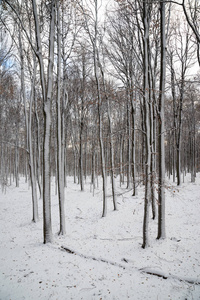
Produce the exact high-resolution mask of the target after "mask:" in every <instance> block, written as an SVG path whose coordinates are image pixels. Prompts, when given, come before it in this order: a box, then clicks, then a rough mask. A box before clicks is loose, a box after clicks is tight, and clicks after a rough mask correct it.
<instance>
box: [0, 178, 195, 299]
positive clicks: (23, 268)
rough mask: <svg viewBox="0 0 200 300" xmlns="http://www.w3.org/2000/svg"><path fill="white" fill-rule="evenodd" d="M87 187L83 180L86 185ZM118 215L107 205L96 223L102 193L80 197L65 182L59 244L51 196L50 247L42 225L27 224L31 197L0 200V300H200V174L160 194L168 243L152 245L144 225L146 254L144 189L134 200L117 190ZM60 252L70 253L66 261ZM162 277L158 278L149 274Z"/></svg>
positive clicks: (16, 192) (153, 228)
mask: <svg viewBox="0 0 200 300" xmlns="http://www.w3.org/2000/svg"><path fill="white" fill-rule="evenodd" d="M88 182H89V179H88ZM118 192H119V194H120V193H121V195H118V211H117V212H114V211H113V209H112V201H111V197H110V198H109V199H108V201H109V205H108V215H107V217H106V218H101V213H102V193H101V189H96V190H95V194H94V196H93V193H92V192H90V184H86V186H85V192H81V191H80V188H79V186H78V185H76V184H74V183H73V179H72V178H68V187H67V189H66V226H67V234H66V236H65V237H59V236H57V232H58V230H59V223H58V220H59V217H58V216H59V211H58V200H57V196H54V188H52V222H53V232H54V235H55V240H54V243H53V244H48V245H44V244H43V243H42V242H43V233H42V227H43V223H42V200H39V210H40V221H39V222H38V223H37V224H33V223H32V222H31V216H32V210H31V206H32V204H31V190H30V189H28V186H27V183H25V182H24V179H21V180H20V187H19V188H15V187H14V185H13V186H10V187H8V188H7V191H6V194H2V193H0V232H1V233H0V299H2V300H7V299H11V300H17V299H19V300H22V299H26V300H28V299H31V300H37V299H55V300H56V299H58V300H65V299H66V300H68V299H77V300H80V299H84V300H90V299H95V300H96V299H98V300H100V299H102V300H106V299H116V300H117V299H120V300H123V299H134V300H140V299H141V300H143V299H148V300H150V299H153V300H157V299H158V300H165V299H172V300H176V299H183V300H185V299H187V300H189V299H200V284H192V283H189V282H188V281H198V282H200V174H198V176H197V179H196V183H190V177H189V175H188V177H187V178H186V179H185V183H184V184H183V185H182V186H181V187H180V188H179V189H177V188H176V187H173V185H172V184H171V183H170V184H169V189H168V190H166V231H167V238H166V240H163V241H157V240H156V236H157V221H153V220H150V225H149V235H150V247H149V248H148V249H145V250H144V249H142V248H141V245H142V222H143V209H144V208H143V196H144V193H143V187H140V188H139V193H138V196H137V197H132V196H131V192H127V191H126V189H125V186H124V187H122V188H121V189H120V188H118ZM62 246H63V247H65V248H69V249H71V250H72V251H75V252H76V254H71V253H68V252H66V251H64V250H63V248H62ZM148 272H152V273H158V274H161V275H162V274H163V275H164V277H168V278H167V279H164V278H162V277H158V276H155V275H150V274H147V273H148Z"/></svg>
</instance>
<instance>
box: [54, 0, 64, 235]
mask: <svg viewBox="0 0 200 300" xmlns="http://www.w3.org/2000/svg"><path fill="white" fill-rule="evenodd" d="M56 10H57V52H58V61H57V167H58V198H59V214H60V231H59V234H61V235H65V234H66V228H65V187H64V153H63V145H62V143H63V139H62V135H63V131H64V128H62V118H61V93H60V86H61V75H60V74H61V38H60V37H61V35H60V11H59V3H58V2H56Z"/></svg>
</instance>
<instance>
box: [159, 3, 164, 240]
mask: <svg viewBox="0 0 200 300" xmlns="http://www.w3.org/2000/svg"><path fill="white" fill-rule="evenodd" d="M160 16H161V23H160V26H161V27H160V31H161V62H160V63H161V67H160V95H159V122H158V160H159V175H158V236H157V238H158V239H164V238H165V236H166V234H165V118H164V117H165V116H164V105H165V73H166V37H165V2H163V1H160Z"/></svg>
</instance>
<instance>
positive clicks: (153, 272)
mask: <svg viewBox="0 0 200 300" xmlns="http://www.w3.org/2000/svg"><path fill="white" fill-rule="evenodd" d="M61 249H62V250H63V251H66V252H67V253H69V254H74V255H78V256H80V257H83V258H86V259H91V260H94V261H99V262H103V263H106V264H109V265H112V266H116V267H119V268H122V269H124V270H125V269H126V268H127V266H128V263H129V262H130V261H129V260H128V259H126V258H123V259H122V261H123V262H125V263H126V266H124V265H121V264H118V263H116V262H112V261H109V260H107V259H104V258H96V257H93V256H88V255H84V254H81V253H79V252H76V251H74V250H71V249H69V248H67V247H65V246H61ZM134 269H135V270H136V271H140V272H141V273H145V274H148V275H153V276H157V277H161V278H163V279H176V280H179V281H182V282H186V283H189V284H194V285H200V281H198V280H197V279H194V278H183V277H178V276H176V275H172V274H166V273H164V272H161V271H156V270H154V269H151V268H141V269H137V268H134Z"/></svg>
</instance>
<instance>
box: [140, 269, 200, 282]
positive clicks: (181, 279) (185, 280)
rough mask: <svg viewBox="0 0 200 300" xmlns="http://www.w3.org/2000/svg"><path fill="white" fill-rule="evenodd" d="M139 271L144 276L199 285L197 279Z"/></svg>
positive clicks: (149, 270) (150, 270)
mask: <svg viewBox="0 0 200 300" xmlns="http://www.w3.org/2000/svg"><path fill="white" fill-rule="evenodd" d="M139 271H141V272H142V273H145V274H149V275H153V276H157V277H162V278H163V279H176V280H179V281H183V282H187V283H189V284H194V285H200V281H198V280H197V279H194V278H183V277H178V276H176V275H172V274H169V275H168V274H165V273H164V272H160V271H156V270H153V269H150V268H142V269H139Z"/></svg>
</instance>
